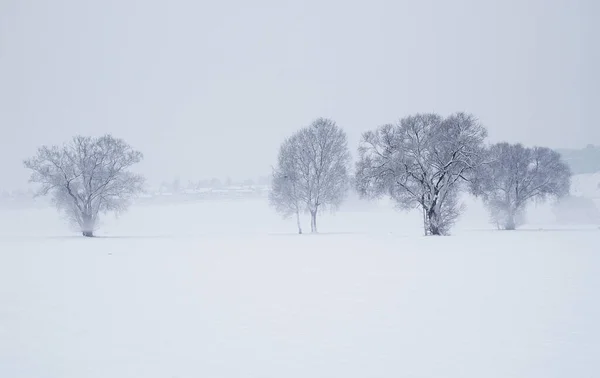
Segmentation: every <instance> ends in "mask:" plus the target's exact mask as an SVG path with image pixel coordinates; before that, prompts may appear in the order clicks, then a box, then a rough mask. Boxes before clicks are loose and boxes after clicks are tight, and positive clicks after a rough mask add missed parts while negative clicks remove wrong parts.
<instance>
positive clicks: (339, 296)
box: [0, 200, 600, 378]
mask: <svg viewBox="0 0 600 378" xmlns="http://www.w3.org/2000/svg"><path fill="white" fill-rule="evenodd" d="M537 210H538V211H537V212H536V211H533V212H532V213H530V216H529V220H530V222H531V224H530V225H529V226H527V227H525V228H524V229H523V230H520V231H516V232H500V231H495V230H493V229H492V228H491V226H489V225H488V224H486V218H487V216H486V215H485V212H484V211H483V209H481V208H480V207H478V206H477V205H474V206H471V207H470V208H469V211H468V212H467V214H465V216H464V217H463V220H462V221H461V223H460V224H459V225H457V228H456V230H455V232H454V236H451V237H429V238H425V237H422V236H421V227H420V223H419V221H420V216H419V214H418V213H415V214H403V213H397V212H394V211H392V210H390V209H388V208H387V207H385V206H381V207H374V208H371V209H365V208H363V209H362V210H360V211H359V210H356V211H350V210H349V209H346V210H345V211H341V212H339V213H338V214H337V215H336V216H331V215H326V216H324V217H323V219H322V220H321V222H320V230H321V232H322V233H321V234H319V235H304V236H298V235H295V234H294V231H295V230H294V222H293V221H289V222H288V221H281V220H280V219H279V218H278V217H277V216H276V215H275V214H273V213H272V211H271V210H270V209H269V208H268V206H267V204H266V201H264V200H252V201H230V202H225V201H221V202H214V203H207V202H198V203H188V204H181V205H171V206H166V205H160V206H158V205H155V206H138V207H134V208H133V209H132V210H131V211H130V212H129V213H127V214H125V215H124V216H123V217H121V218H120V219H111V218H107V219H105V223H104V224H103V225H102V228H101V230H100V231H99V233H98V235H100V236H101V237H98V238H95V239H84V238H81V237H79V236H75V234H74V233H69V230H68V229H67V228H66V226H65V225H64V224H63V223H62V222H61V220H60V219H59V218H58V216H57V214H56V212H55V211H54V210H52V209H47V210H40V209H32V210H10V211H0V377H2V378H4V377H6V378H20V377H32V378H85V377H98V378H120V377H136V378H138V377H139V378H142V377H144V378H146V377H148V378H150V377H156V378H159V377H160V378H175V377H177V378H183V377H227V378H230V377H257V378H258V377H261V378H262V377H277V378H292V377H298V378H300V377H302V378H305V377H306V378H308V377H310V378H315V377H343V378H350V377H364V378H373V377H461V378H463V377H477V378H482V377H498V378H506V377H523V378H537V377H539V378H550V377H598V376H600V229H599V228H598V225H588V226H581V227H579V226H577V227H570V228H568V229H566V228H558V227H555V226H553V225H552V224H551V223H548V222H547V221H545V220H546V219H547V218H548V217H547V215H548V211H546V210H544V209H543V208H540V209H537ZM306 226H308V222H306Z"/></svg>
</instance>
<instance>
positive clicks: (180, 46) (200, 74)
mask: <svg viewBox="0 0 600 378" xmlns="http://www.w3.org/2000/svg"><path fill="white" fill-rule="evenodd" d="M597 3H598V1H596V0H528V1H527V0H525V1H517V0H511V1H507V0H498V1H482V0H462V1H446V0H438V1H422V0H419V1H416V0H415V1H401V0H396V1H393V0H390V1H379V0H369V1H345V0H334V1H319V0H304V1H302V0H296V1H283V0H279V1H265V0H253V1H246V0H230V1H193V0H188V1H177V0H171V1H156V0H139V1H133V0H115V1H107V0H103V1H93V2H92V1H82V0H53V1H45V0H39V1H28V0H0V127H1V129H2V130H1V131H2V134H1V139H0V146H1V148H0V172H2V176H0V177H2V181H1V182H0V187H4V188H6V187H22V186H24V185H25V184H26V180H27V177H28V173H27V172H26V170H25V169H24V168H23V167H22V159H23V158H25V157H28V156H30V155H32V154H33V153H35V149H36V147H37V146H39V145H41V144H57V143H62V142H63V141H65V140H67V139H69V138H70V137H71V136H73V135H74V134H77V133H80V134H85V135H101V134H104V133H112V134H113V135H115V136H119V137H122V138H124V139H126V140H127V141H128V142H129V143H130V144H132V145H133V146H134V147H136V148H138V149H139V150H141V151H142V152H144V154H145V161H144V163H143V164H142V165H141V166H140V167H139V168H140V170H141V171H142V172H143V173H145V174H146V175H147V176H148V178H149V179H150V181H151V182H159V181H160V180H163V179H166V180H171V179H173V178H174V177H175V176H181V178H182V180H187V179H190V178H198V179H199V178H209V177H212V176H218V177H221V178H223V177H225V176H228V175H229V176H232V177H234V178H246V177H256V176H258V175H264V174H268V173H269V172H270V166H271V164H272V163H273V162H274V159H275V157H276V154H277V149H278V146H279V143H280V142H281V141H282V139H283V138H285V137H286V136H287V135H289V134H290V133H292V132H293V131H295V130H296V129H298V128H300V127H302V126H305V125H307V124H308V123H310V122H311V120H312V119H314V118H316V117H320V116H323V117H331V118H333V119H334V120H335V121H336V122H337V123H338V125H340V126H342V127H343V128H345V129H346V131H347V132H348V134H349V137H350V143H351V148H352V150H353V152H355V149H356V144H357V143H358V140H359V138H360V134H361V133H362V132H363V131H365V130H368V129H370V128H374V127H376V126H379V125H381V124H383V123H388V122H394V121H396V120H397V119H399V118H400V117H402V116H404V115H408V114H411V113H415V112H429V111H434V112H439V113H441V114H448V113H450V112H454V111H459V110H460V111H467V112H471V113H474V114H475V115H476V116H477V117H479V119H480V120H481V121H482V122H483V123H484V124H485V125H486V126H487V128H488V130H489V133H490V140H492V141H500V140H507V141H511V142H516V141H521V142H523V143H525V144H536V145H547V146H550V147H583V146H585V145H586V144H588V143H595V144H600V122H598V119H597V118H595V117H594V118H592V111H593V110H598V108H599V105H600V96H599V89H598V88H599V84H600V80H599V73H598V70H599V69H600V59H599V49H600V47H599V46H600V37H599V36H600V26H598V24H599V23H598V19H599V18H600V13H599V10H600V6H599V5H597Z"/></svg>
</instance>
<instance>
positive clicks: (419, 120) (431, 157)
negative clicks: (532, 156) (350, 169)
mask: <svg viewBox="0 0 600 378" xmlns="http://www.w3.org/2000/svg"><path fill="white" fill-rule="evenodd" d="M486 135H487V132H486V130H485V128H484V127H483V126H481V125H480V124H479V123H478V122H477V120H476V119H475V118H474V117H473V116H472V115H469V114H465V113H456V114H453V115H451V116H449V117H447V118H445V119H444V118H442V117H440V116H439V115H437V114H416V115H414V116H409V117H406V118H403V119H401V120H400V122H399V123H398V124H396V125H385V126H382V127H380V128H378V129H377V130H375V131H369V132H366V133H365V134H364V135H363V138H362V141H361V144H360V147H359V155H360V158H359V161H358V163H357V166H356V185H357V189H358V191H359V192H360V193H361V194H362V195H363V196H367V197H372V198H374V197H380V196H382V195H389V196H390V197H391V198H392V199H393V200H395V201H396V203H397V204H398V206H399V207H400V208H402V209H405V210H409V209H413V208H421V209H422V211H423V223H424V229H425V234H426V235H445V234H448V233H449V231H450V228H451V226H452V225H453V223H454V222H455V220H456V219H457V218H458V216H459V215H460V213H461V210H462V207H461V206H460V204H459V202H458V195H459V192H460V189H461V187H460V184H461V183H462V182H464V181H467V180H468V175H469V173H470V172H471V171H472V170H474V169H476V167H477V166H478V165H479V164H480V163H481V158H482V151H483V141H484V139H485V137H486Z"/></svg>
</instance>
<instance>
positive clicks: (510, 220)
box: [504, 212, 517, 231]
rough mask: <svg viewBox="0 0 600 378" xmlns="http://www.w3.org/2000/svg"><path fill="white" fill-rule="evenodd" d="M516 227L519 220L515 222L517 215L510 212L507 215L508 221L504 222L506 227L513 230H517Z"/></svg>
mask: <svg viewBox="0 0 600 378" xmlns="http://www.w3.org/2000/svg"><path fill="white" fill-rule="evenodd" d="M516 228H517V222H515V215H514V213H512V212H510V213H508V215H507V216H506V223H505V224H504V229H505V230H511V231H512V230H515V229H516Z"/></svg>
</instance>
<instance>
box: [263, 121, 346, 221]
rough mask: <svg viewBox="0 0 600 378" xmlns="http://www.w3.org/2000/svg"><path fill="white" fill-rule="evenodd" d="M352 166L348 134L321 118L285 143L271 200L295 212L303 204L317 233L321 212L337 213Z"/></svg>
mask: <svg viewBox="0 0 600 378" xmlns="http://www.w3.org/2000/svg"><path fill="white" fill-rule="evenodd" d="M282 154H283V155H285V157H284V158H282V157H281V156H282ZM282 159H283V161H282ZM282 164H285V166H282ZM349 164H350V152H349V151H348V141H347V137H346V133H345V132H344V131H343V130H342V129H340V128H339V127H338V126H337V125H336V124H335V122H333V121H331V120H329V119H325V118H319V119H317V120H315V121H314V122H313V123H312V124H311V125H310V126H308V127H306V128H304V129H301V130H300V131H298V132H297V133H296V134H294V135H293V136H292V137H291V138H289V139H288V140H286V142H284V145H283V146H282V147H281V150H280V159H279V166H278V168H277V169H275V171H274V175H273V189H272V194H271V197H272V198H273V199H275V198H279V200H277V201H275V203H281V202H282V200H281V197H283V198H286V200H285V201H284V202H287V206H288V207H289V205H290V204H291V210H292V211H296V210H295V209H298V211H299V210H300V209H299V208H297V205H299V204H302V207H303V210H306V211H308V212H309V213H310V219H311V222H310V228H311V232H317V231H318V229H317V215H318V213H319V210H322V209H327V208H329V209H330V210H335V209H337V208H338V207H339V205H340V204H341V202H342V201H343V199H344V197H345V195H346V193H347V191H348V166H349ZM284 183H286V184H285V185H284ZM284 193H285V194H284ZM292 193H293V194H292ZM272 203H274V202H273V201H272ZM276 208H277V206H276ZM279 211H280V212H282V213H284V214H285V211H281V210H279Z"/></svg>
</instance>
